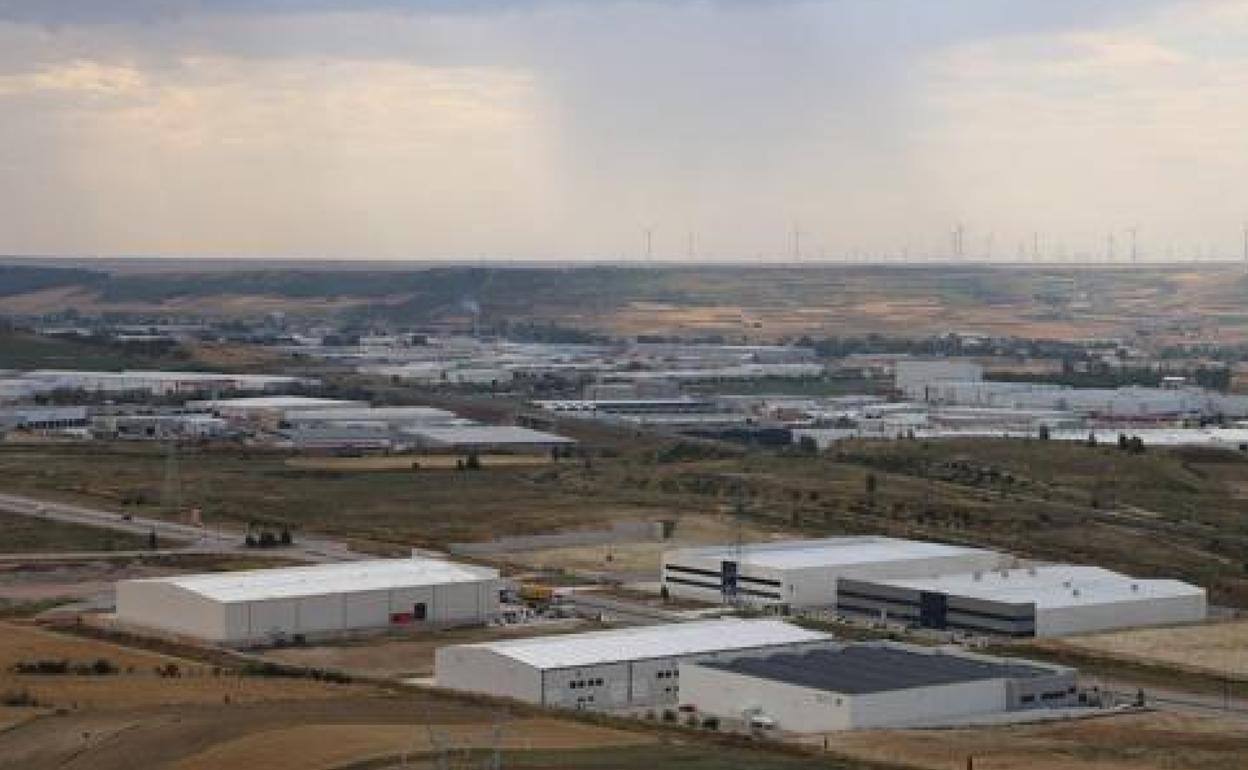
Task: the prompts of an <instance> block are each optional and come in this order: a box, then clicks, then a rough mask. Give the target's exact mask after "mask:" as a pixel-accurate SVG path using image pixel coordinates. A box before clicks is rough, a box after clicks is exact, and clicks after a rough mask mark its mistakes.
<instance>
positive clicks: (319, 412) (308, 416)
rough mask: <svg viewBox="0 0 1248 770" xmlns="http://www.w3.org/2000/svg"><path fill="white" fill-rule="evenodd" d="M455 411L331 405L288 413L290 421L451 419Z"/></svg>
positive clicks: (409, 407) (418, 407) (431, 408)
mask: <svg viewBox="0 0 1248 770" xmlns="http://www.w3.org/2000/svg"><path fill="white" fill-rule="evenodd" d="M454 418H455V413H454V412H451V411H448V410H446V409H438V408H437V407H433V406H330V407H325V408H323V409H307V410H303V409H295V410H292V411H289V412H287V413H286V419H287V420H288V421H294V420H319V421H332V420H343V421H356V420H366V421H377V422H391V421H405V420H418V421H425V420H443V419H446V420H450V419H454Z"/></svg>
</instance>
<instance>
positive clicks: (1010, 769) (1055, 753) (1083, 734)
mask: <svg viewBox="0 0 1248 770" xmlns="http://www.w3.org/2000/svg"><path fill="white" fill-rule="evenodd" d="M829 746H830V748H831V749H832V750H833V751H837V752H843V753H845V754H847V755H850V756H853V757H857V758H860V759H865V760H870V761H876V762H892V763H897V764H903V765H907V766H912V767H914V768H916V769H918V768H921V769H922V770H952V769H953V768H963V767H966V766H967V757H974V766H975V770H1073V768H1079V769H1080V770H1244V768H1245V767H1248V730H1245V729H1244V723H1243V722H1235V721H1222V720H1217V719H1209V718H1204V717H1196V716H1187V715H1180V714H1168V713H1150V714H1131V715H1124V716H1115V717H1104V718H1099V719H1088V720H1081V721H1071V722H1061V723H1056V724H1044V725H1026V726H1016V727H1001V728H979V729H965V730H888V731H865V732H851V733H836V734H832V735H830V736H829Z"/></svg>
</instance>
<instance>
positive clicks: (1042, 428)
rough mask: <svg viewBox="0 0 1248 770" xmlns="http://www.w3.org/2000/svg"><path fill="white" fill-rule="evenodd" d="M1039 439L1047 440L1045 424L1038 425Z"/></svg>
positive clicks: (1047, 431)
mask: <svg viewBox="0 0 1248 770" xmlns="http://www.w3.org/2000/svg"><path fill="white" fill-rule="evenodd" d="M1040 440H1041V441H1048V440H1049V426H1047V425H1041V426H1040Z"/></svg>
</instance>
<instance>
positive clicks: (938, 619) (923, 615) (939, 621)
mask: <svg viewBox="0 0 1248 770" xmlns="http://www.w3.org/2000/svg"><path fill="white" fill-rule="evenodd" d="M948 610H949V597H948V596H945V595H944V594H942V593H938V592H935V591H923V592H921V593H920V594H919V625H920V626H922V627H923V628H937V629H943V628H945V614H946V613H947V612H948Z"/></svg>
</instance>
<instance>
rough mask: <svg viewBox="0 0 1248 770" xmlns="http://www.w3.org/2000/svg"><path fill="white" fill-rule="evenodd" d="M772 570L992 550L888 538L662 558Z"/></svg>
mask: <svg viewBox="0 0 1248 770" xmlns="http://www.w3.org/2000/svg"><path fill="white" fill-rule="evenodd" d="M738 554H740V559H739V561H740V563H741V564H750V565H754V566H759V567H770V568H773V569H795V568H802V567H833V566H845V565H857V564H872V563H880V562H898V561H911V560H918V559H933V558H947V557H953V556H972V555H974V556H991V555H992V554H993V552H992V551H988V550H985V549H982V548H970V547H966V546H960V545H946V544H944V543H928V542H923V541H919V540H902V539H899V538H892V537H875V536H863V537H830V538H824V539H822V540H784V541H779V542H775V543H747V544H745V545H743V546H741V548H740V550H739V551H738V549H737V547H736V546H732V545H716V546H706V547H697V548H682V549H679V550H677V551H673V552H671V553H669V554H665V555H664V561H667V562H675V561H679V560H680V559H684V558H703V559H723V560H738V559H737V555H738Z"/></svg>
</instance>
